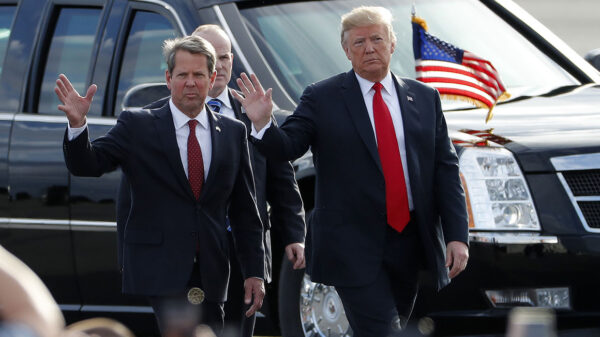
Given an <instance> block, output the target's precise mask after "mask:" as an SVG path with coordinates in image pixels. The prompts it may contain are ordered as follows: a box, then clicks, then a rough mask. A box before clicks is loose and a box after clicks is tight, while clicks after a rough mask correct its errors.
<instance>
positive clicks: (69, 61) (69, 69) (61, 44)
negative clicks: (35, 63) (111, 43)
mask: <svg viewBox="0 0 600 337" xmlns="http://www.w3.org/2000/svg"><path fill="white" fill-rule="evenodd" d="M99 18H100V9H90V8H63V9H61V11H60V14H59V16H58V20H57V23H56V28H55V29H54V34H53V36H52V41H51V42H50V48H49V51H48V58H47V59H46V68H45V70H44V78H43V82H42V87H41V89H40V101H39V105H38V111H39V112H45V113H54V114H62V112H60V111H59V110H58V109H57V108H56V106H57V105H58V104H59V100H58V98H56V95H55V94H54V87H55V83H56V79H57V78H58V75H59V74H61V73H64V74H66V75H67V76H68V77H69V80H70V81H71V83H72V84H73V86H74V87H75V89H76V90H77V91H79V93H80V94H81V95H84V94H85V91H86V90H87V84H88V83H87V78H88V73H89V71H90V69H91V67H90V65H91V63H92V52H93V49H94V48H93V46H94V39H95V36H96V31H97V29H98V20H99Z"/></svg>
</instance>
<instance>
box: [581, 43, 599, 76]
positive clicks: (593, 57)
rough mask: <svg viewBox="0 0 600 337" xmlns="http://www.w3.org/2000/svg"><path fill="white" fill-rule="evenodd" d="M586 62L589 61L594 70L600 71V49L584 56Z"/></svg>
mask: <svg viewBox="0 0 600 337" xmlns="http://www.w3.org/2000/svg"><path fill="white" fill-rule="evenodd" d="M584 58H585V60H586V61H588V62H589V63H590V64H591V65H593V66H594V68H596V69H598V71H600V48H596V49H594V50H591V51H589V52H588V53H587V54H585V56H584Z"/></svg>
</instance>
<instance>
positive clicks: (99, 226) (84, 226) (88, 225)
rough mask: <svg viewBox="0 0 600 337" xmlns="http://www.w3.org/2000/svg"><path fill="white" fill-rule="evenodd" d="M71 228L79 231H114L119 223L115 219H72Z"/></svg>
mask: <svg viewBox="0 0 600 337" xmlns="http://www.w3.org/2000/svg"><path fill="white" fill-rule="evenodd" d="M71 230H73V231H78V232H114V231H116V230H117V223H116V222H114V221H82V220H72V221H71Z"/></svg>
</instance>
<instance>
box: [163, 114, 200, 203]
mask: <svg viewBox="0 0 600 337" xmlns="http://www.w3.org/2000/svg"><path fill="white" fill-rule="evenodd" d="M155 116H156V120H155V122H154V124H155V126H156V129H157V130H158V137H159V138H160V142H161V143H162V147H163V151H164V153H165V155H166V156H167V159H168V162H169V165H170V166H171V168H172V169H173V173H174V174H175V180H177V182H178V183H179V185H181V188H183V190H184V191H186V193H187V194H188V195H189V196H190V197H192V198H194V193H193V192H192V188H191V187H190V183H189V181H188V179H187V177H186V176H185V171H184V169H183V164H182V163H181V157H180V155H179V146H178V145H177V138H176V136H175V126H174V124H173V115H172V114H171V109H170V108H169V104H166V105H164V106H163V107H162V108H160V109H159V110H157V111H156V113H155Z"/></svg>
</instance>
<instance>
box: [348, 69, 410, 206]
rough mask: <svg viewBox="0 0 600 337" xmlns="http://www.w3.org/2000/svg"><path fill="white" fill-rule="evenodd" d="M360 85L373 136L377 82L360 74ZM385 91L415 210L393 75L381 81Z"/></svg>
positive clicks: (405, 178) (402, 124) (407, 190)
mask: <svg viewBox="0 0 600 337" xmlns="http://www.w3.org/2000/svg"><path fill="white" fill-rule="evenodd" d="M355 75H356V79H357V80H358V85H360V91H361V92H362V94H363V99H364V100H365V105H366V106H367V112H368V113H369V120H370V121H371V127H372V128H373V135H375V134H376V132H375V119H374V118H373V97H374V96H375V89H373V85H374V84H375V82H371V81H369V80H366V79H364V78H362V77H360V76H358V74H356V73H355ZM381 85H383V89H382V90H381V97H383V100H384V101H385V105H387V108H388V110H389V111H390V115H391V117H392V123H394V131H395V132H396V139H397V140H398V150H400V158H401V159H402V170H403V171H404V181H405V182H406V192H407V194H408V208H409V209H411V210H413V209H414V206H413V200H412V193H411V190H410V181H409V178H408V167H407V165H406V145H405V143H404V123H403V121H402V111H400V101H399V100H398V92H396V87H395V85H394V80H393V79H392V73H391V72H388V74H387V76H386V77H385V78H384V79H383V80H381ZM375 143H377V137H375Z"/></svg>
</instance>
